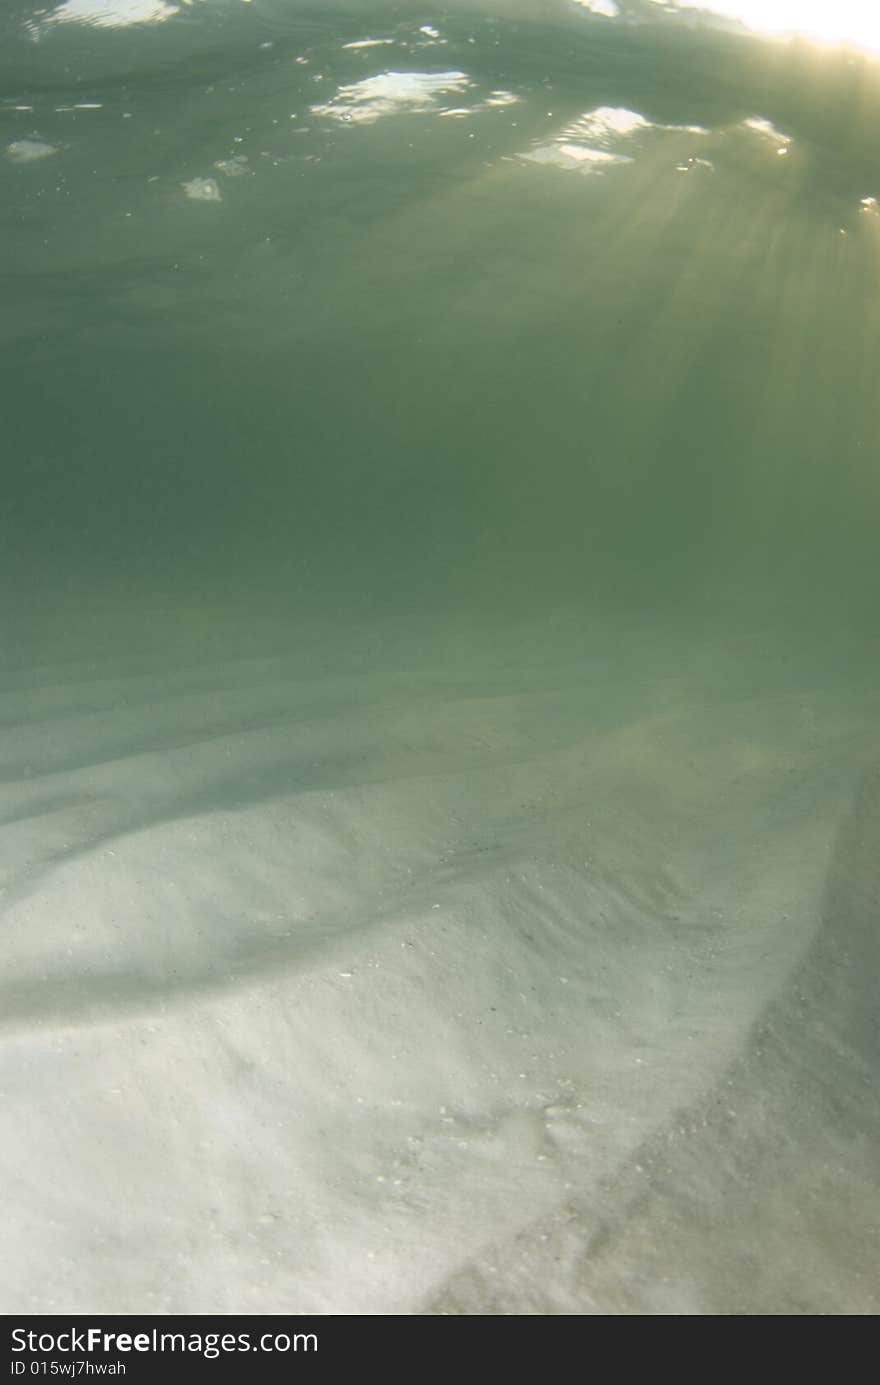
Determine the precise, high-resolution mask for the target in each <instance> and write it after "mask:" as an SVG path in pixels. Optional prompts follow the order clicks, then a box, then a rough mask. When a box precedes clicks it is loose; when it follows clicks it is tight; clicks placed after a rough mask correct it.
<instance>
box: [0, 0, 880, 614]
mask: <svg viewBox="0 0 880 1385" xmlns="http://www.w3.org/2000/svg"><path fill="white" fill-rule="evenodd" d="M16 18H17V16H16ZM427 22H428V21H427V20H425V19H424V16H423V15H422V14H421V13H418V14H416V15H415V16H414V17H412V18H411V17H410V16H409V14H408V13H406V12H403V13H402V12H400V11H399V10H398V11H392V12H383V11H382V10H381V9H379V8H375V7H371V8H370V9H369V10H366V11H364V9H363V8H361V9H357V8H356V7H352V10H351V11H346V10H345V9H344V7H343V8H342V9H341V10H340V11H339V12H338V13H337V12H336V11H335V10H333V11H332V12H331V13H329V14H328V12H327V11H326V10H324V11H323V12H315V11H310V10H308V8H307V7H305V8H304V7H301V6H298V5H282V4H280V3H275V4H274V5H264V6H259V5H252V6H248V7H247V8H246V9H245V7H243V6H240V5H226V6H224V5H218V6H211V5H201V6H198V7H192V8H191V9H188V10H187V11H186V12H185V13H182V14H181V15H180V17H179V19H174V20H171V21H168V22H167V23H165V24H161V25H160V24H156V25H154V26H143V27H138V28H134V29H132V28H126V29H122V30H112V29H105V30H99V29H94V28H91V27H89V28H85V29H84V28H83V26H80V25H75V24H73V23H68V24H61V23H59V24H56V25H55V26H54V27H52V28H50V29H49V31H48V32H47V33H46V35H45V37H43V38H42V40H41V41H40V43H39V44H33V43H31V44H30V45H27V44H26V43H23V42H22V41H21V40H20V39H19V42H18V43H14V42H11V41H10V42H8V43H7V44H6V45H5V55H4V59H3V77H4V88H5V91H4V108H3V111H2V120H3V129H4V137H5V138H6V139H7V142H8V143H12V142H13V141H14V140H18V141H21V140H28V139H30V140H38V141H41V142H43V143H44V144H45V145H47V146H52V147H53V148H54V149H55V151H56V152H54V153H52V154H48V155H45V156H44V157H43V158H34V159H32V160H31V161H28V162H14V161H13V159H10V158H8V157H7V159H5V160H4V164H3V167H2V244H3V267H4V311H3V326H2V334H3V353H4V369H3V391H4V411H3V414H4V443H5V448H4V455H5V466H4V505H3V544H4V554H5V558H6V565H7V566H6V570H7V572H8V573H9V579H8V580H9V582H10V583H12V584H15V574H16V573H22V574H24V575H25V585H26V586H27V587H28V588H32V587H33V586H34V585H37V586H39V587H40V588H41V589H42V590H41V594H43V595H45V596H46V597H49V596H50V594H51V595H54V594H55V592H56V591H57V592H58V595H59V598H62V599H63V592H64V590H65V589H67V588H68V587H69V585H70V584H71V583H77V582H83V583H85V584H94V585H95V587H96V588H97V589H98V590H100V591H101V592H107V591H108V590H111V589H116V590H120V589H121V588H127V587H130V586H133V587H135V588H137V589H139V590H140V591H141V592H142V593H144V594H147V593H149V594H152V593H157V594H158V593H161V596H162V600H163V601H166V600H172V601H174V600H179V599H184V600H186V601H187V602H190V601H196V602H198V601H200V600H203V599H205V598H206V597H207V596H208V595H210V594H214V593H217V594H218V595H221V596H222V599H224V600H225V599H228V596H229V594H230V593H232V594H240V595H244V594H245V593H246V594H247V601H248V603H249V604H251V603H253V604H255V605H259V603H261V602H262V601H263V600H264V599H265V598H266V597H267V596H269V597H271V599H272V600H273V601H277V600H279V599H281V600H287V599H292V600H294V601H295V602H296V603H297V604H298V605H299V604H300V603H302V602H305V603H306V604H308V605H309V606H310V607H316V608H318V609H321V608H322V607H323V605H324V603H325V602H326V601H327V600H328V598H330V597H332V599H333V600H334V601H342V602H344V603H351V602H354V603H362V602H365V603H367V604H368V605H370V606H371V607H372V606H373V605H375V607H376V609H378V610H379V611H380V612H382V613H387V612H388V610H389V608H391V607H397V606H399V605H401V604H402V605H403V606H404V607H405V608H406V609H407V610H411V609H412V608H413V607H414V606H421V607H423V608H424V610H425V611H426V613H427V612H428V611H431V612H432V613H436V612H437V611H438V610H439V611H442V610H443V608H444V607H445V606H446V605H447V604H454V605H455V606H456V607H461V606H465V607H467V608H468V609H471V610H473V609H474V608H481V607H484V606H488V607H489V608H491V610H492V611H493V612H494V611H495V610H496V609H497V608H498V607H500V608H501V609H502V611H503V613H504V615H503V618H506V617H507V616H508V615H512V614H514V613H515V612H518V611H521V610H522V608H523V605H524V604H525V605H528V606H529V607H531V608H533V609H534V610H536V611H540V612H542V613H543V612H546V610H547V609H548V608H556V607H558V606H559V604H560V603H564V604H567V605H570V604H574V605H576V606H578V607H583V608H585V609H589V610H591V611H595V610H599V611H603V610H604V609H606V608H608V607H612V608H615V609H616V608H617V607H618V606H619V605H623V606H625V607H628V608H632V609H634V610H637V611H638V610H641V609H644V608H646V607H649V608H651V609H652V610H654V609H656V608H658V607H659V608H660V609H661V610H662V611H664V612H667V611H669V612H671V611H674V612H675V613H676V619H677V618H678V614H679V613H680V611H681V608H682V607H685V608H687V609H688V610H689V611H694V612H695V613H697V612H699V613H700V615H701V616H702V617H704V618H708V619H710V620H711V621H714V622H717V623H718V624H720V625H721V627H722V628H723V623H724V622H725V621H726V620H728V619H731V618H732V616H733V612H734V611H736V612H739V611H741V610H743V609H746V610H747V611H748V619H749V620H759V621H761V622H762V623H765V622H768V621H769V622H771V623H772V622H773V621H774V620H776V619H777V618H780V619H782V620H785V621H789V620H792V621H795V622H797V623H798V624H801V625H806V626H807V627H809V626H810V625H811V624H812V623H813V622H814V621H816V622H819V623H823V624H824V623H825V622H827V621H830V622H832V623H834V622H838V621H845V622H847V623H848V622H850V621H856V622H858V621H859V620H865V621H867V623H868V624H870V622H871V618H872V615H873V610H874V598H875V591H874V580H873V578H874V563H873V558H874V550H875V542H874V539H875V529H876V513H877V512H876V506H877V481H876V464H875V456H874V447H875V440H876V436H877V394H876V391H875V390H874V389H873V387H872V382H873V380H874V378H875V376H876V374H877V337H876V332H875V327H874V324H875V319H876V297H877V284H878V278H877V263H878V260H877V252H878V233H880V221H878V220H877V217H876V215H875V214H874V212H873V209H871V210H870V211H868V212H866V211H864V210H863V209H862V208H860V199H861V198H863V197H868V196H870V195H872V191H873V190H874V185H873V183H872V182H871V176H872V175H871V172H870V170H871V164H870V159H869V155H870V151H871V148H872V143H871V136H870V130H871V126H872V117H873V115H875V114H876V112H877V107H878V96H880V87H878V73H877V71H876V69H875V67H874V65H873V63H872V62H870V61H868V60H867V59H865V58H862V57H858V56H857V57H855V58H854V59H853V58H852V57H848V56H839V55H833V54H832V55H830V56H813V55H811V54H810V53H801V52H798V51H795V52H791V53H790V52H787V51H775V46H774V45H770V47H771V49H773V51H771V52H770V53H769V54H768V52H767V51H766V49H767V47H768V45H767V44H766V43H764V42H762V41H759V40H756V39H748V38H741V37H731V36H724V35H718V34H715V33H713V32H711V31H710V32H708V33H700V34H699V35H698V36H695V35H693V34H690V33H680V32H679V31H678V30H672V29H671V28H670V27H669V26H668V25H667V26H658V25H654V26H646V27H644V28H641V27H633V28H632V29H631V30H630V29H622V28H620V29H619V28H618V25H616V24H612V23H610V22H609V21H607V20H601V19H596V20H594V22H593V23H592V24H590V23H589V22H585V24H584V26H583V32H581V30H580V29H574V30H573V29H571V28H570V27H562V28H561V30H557V29H556V28H554V27H553V25H552V24H541V23H540V22H531V23H530V22H526V21H525V20H520V22H517V23H514V22H511V21H505V20H504V19H503V18H500V17H496V18H494V19H491V18H489V19H487V18H484V17H483V15H482V14H481V13H480V11H479V7H478V6H477V7H475V12H474V13H464V14H462V13H461V12H453V13H452V14H451V15H449V16H444V21H443V25H442V35H443V36H442V39H440V38H439V37H438V38H437V39H432V38H431V37H430V36H429V35H427V34H425V33H423V32H422V30H421V26H422V24H423V23H425V24H427ZM5 23H6V24H7V26H8V27H9V28H11V29H12V31H13V35H15V34H16V32H17V30H16V28H15V21H14V19H7V20H6V21H5ZM151 29H154V30H155V32H152V31H151ZM439 34H440V31H439V30H438V36H439ZM365 35H366V36H367V37H368V38H369V37H372V36H378V37H380V38H383V39H388V38H390V39H391V40H392V42H390V43H387V42H386V43H383V44H382V46H376V47H367V48H347V47H346V46H345V45H346V44H351V43H357V42H358V41H362V40H363V38H364V36H365ZM389 70H391V71H395V72H399V73H402V74H410V73H413V72H416V73H424V74H428V75H429V76H435V77H436V74H437V73H440V74H443V73H447V74H448V73H453V74H454V73H458V74H459V77H458V78H449V79H447V81H446V89H444V85H443V81H442V80H441V81H440V89H439V90H438V91H437V93H436V94H435V95H430V94H429V95H427V96H423V97H422V98H421V99H422V101H423V103H424V106H425V109H423V110H413V109H412V105H413V104H415V100H414V98H413V97H412V95H411V91H410V89H408V88H406V86H405V84H402V83H398V85H399V86H400V89H401V93H402V94H400V93H395V92H394V91H392V93H391V95H390V97H389V98H386V109H383V108H382V97H381V95H380V96H379V97H374V96H371V94H370V92H369V90H367V91H366V93H365V92H364V86H363V84H364V83H369V81H370V80H371V79H375V77H376V75H377V74H382V73H384V72H387V71H389ZM456 82H458V83H459V85H458V87H457V88H456V87H455V83H456ZM357 84H362V85H361V87H360V91H359V92H357V91H356V92H354V94H353V95H351V96H350V97H349V98H348V105H347V106H346V97H345V89H346V88H348V89H349V90H351V89H352V88H354V87H356V86H357ZM450 88H453V89H450ZM340 91H341V92H342V95H341V96H340ZM493 92H494V93H498V92H501V93H503V95H502V97H501V98H500V100H499V98H497V97H496V98H494V99H495V100H497V101H498V104H488V105H487V104H486V103H487V100H488V102H490V103H491V102H492V101H493V96H492V93H493ZM334 102H335V103H336V105H335V107H334ZM371 102H372V105H371ZM82 103H88V104H89V105H91V104H92V103H93V104H94V106H95V107H96V108H95V109H82V108H81V105H82ZM20 106H27V107H30V108H31V109H27V110H20V109H17V108H18V107H20ZM70 107H74V109H70ZM78 107H79V108H78ZM321 107H324V108H325V113H324V114H321V113H320V108H321ZM373 107H375V109H374V108H373ZM316 108H319V109H318V110H316ZM596 108H613V109H621V108H622V109H624V110H627V111H631V112H632V111H635V112H637V113H638V114H639V115H641V116H642V117H643V118H644V120H645V121H647V122H651V125H646V126H644V127H642V128H640V129H637V130H636V131H635V132H634V133H632V134H630V135H629V136H621V137H619V138H617V140H616V141H612V142H611V143H613V145H614V152H615V153H616V154H617V155H618V156H623V157H626V158H632V159H633V162H632V163H627V164H619V165H613V166H611V167H609V168H607V169H602V168H601V167H599V169H598V171H597V172H596V173H594V174H593V175H592V176H584V173H583V171H582V168H580V169H579V168H578V167H576V166H575V167H573V168H560V167H557V166H554V165H552V164H546V163H545V164H543V165H542V164H541V163H535V162H530V161H527V160H525V159H524V158H523V157H522V156H523V155H524V154H528V153H529V151H530V150H533V149H534V148H535V147H536V146H538V147H546V146H548V145H550V144H551V143H552V142H553V141H554V140H556V141H557V142H559V143H564V139H563V136H562V135H561V134H560V132H561V131H564V130H565V129H566V127H570V126H572V125H573V123H575V122H576V121H577V120H578V119H579V118H581V117H583V115H584V113H587V112H590V111H591V110H594V109H596ZM450 110H460V111H461V114H460V115H454V114H453V115H450V114H448V112H449V111H450ZM327 112H329V113H327ZM755 116H757V117H761V118H763V119H764V120H766V121H770V122H772V123H773V125H774V126H775V127H776V128H777V129H778V130H779V131H781V132H783V133H784V134H785V135H786V136H788V137H789V139H790V140H791V146H790V152H789V153H788V154H787V155H786V157H784V158H783V157H780V156H779V155H778V154H777V149H778V147H779V142H778V141H776V140H774V139H773V138H772V137H771V136H768V135H767V134H765V133H761V132H758V131H755V130H753V129H749V128H747V127H744V126H743V125H742V124H741V122H742V120H743V119H744V118H748V117H755ZM340 117H345V118H344V119H343V118H340ZM658 126H659V127H663V126H666V127H669V126H672V127H675V126H699V127H702V129H703V130H704V131H705V133H701V134H696V133H692V132H690V131H689V130H680V129H674V128H673V129H669V128H666V129H663V128H659V129H658V128H657V127H658ZM581 142H582V144H583V145H585V146H587V147H588V146H589V145H590V137H589V136H587V137H582V140H581ZM592 142H593V144H596V143H597V141H596V140H595V139H593V141H592ZM598 143H599V144H600V146H601V141H598ZM605 147H606V148H608V142H607V141H606V146H605ZM234 159H239V160H242V159H245V160H247V162H246V163H239V164H238V167H239V168H240V169H242V170H243V172H242V173H241V174H240V176H237V177H233V176H227V174H225V173H224V172H222V171H220V170H218V169H217V168H216V164H217V163H218V162H219V161H227V165H228V161H230V160H234ZM695 159H701V160H704V163H701V164H693V165H691V166H690V171H689V172H687V173H683V172H680V171H676V170H677V166H687V165H688V160H695ZM708 165H711V167H709V166H708ZM195 178H213V179H215V180H216V186H217V189H218V192H219V194H220V196H221V197H222V201H194V200H191V199H190V198H188V197H187V196H186V194H185V192H184V190H183V189H182V184H184V183H186V182H188V181H190V180H192V179H195ZM844 233H845V234H844ZM18 585H19V586H20V585H21V584H20V583H19V584H18ZM8 595H9V588H8V587H7V599H8ZM19 595H20V592H16V595H15V598H14V599H15V600H16V601H17V599H18V597H19Z"/></svg>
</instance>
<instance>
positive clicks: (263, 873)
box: [0, 613, 880, 1314]
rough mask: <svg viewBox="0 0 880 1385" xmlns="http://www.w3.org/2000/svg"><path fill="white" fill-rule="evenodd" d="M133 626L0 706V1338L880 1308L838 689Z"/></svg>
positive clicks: (677, 663) (742, 668)
mask: <svg viewBox="0 0 880 1385" xmlns="http://www.w3.org/2000/svg"><path fill="white" fill-rule="evenodd" d="M96 619H97V617H96ZM163 619H166V617H161V616H158V615H156V613H153V615H152V616H151V617H150V618H149V620H148V621H146V620H145V621H144V622H143V623H142V624H141V626H140V633H139V634H138V633H134V634H131V635H130V636H129V637H128V652H127V653H123V652H122V650H121V649H120V641H119V639H118V638H116V637H115V636H113V637H110V636H108V637H107V638H106V639H105V638H104V637H103V636H101V637H100V638H99V635H98V634H97V633H96V632H95V631H94V630H93V631H92V635H91V648H92V651H94V650H98V649H100V648H102V647H103V649H104V653H103V654H95V653H94V652H93V653H92V654H91V655H90V657H89V659H88V661H87V662H86V663H82V662H78V661H77V660H76V658H75V651H76V650H77V648H78V647H79V645H78V640H79V638H80V635H79V634H77V632H72V633H71V634H70V644H69V652H70V659H69V660H68V661H67V662H62V661H61V660H62V657H63V656H62V655H61V654H59V655H58V656H57V658H58V663H57V664H54V665H52V666H48V665H47V664H45V662H40V651H39V650H36V649H35V650H33V651H32V652H31V654H30V655H28V654H27V651H25V652H23V653H22V654H21V655H20V657H19V660H18V664H17V666H16V663H15V661H10V666H9V667H8V669H7V670H6V672H5V673H4V674H3V678H2V695H0V720H2V739H0V748H2V758H0V773H2V789H0V818H2V827H0V853H2V855H0V870H2V875H0V882H2V921H3V930H4V931H3V936H4V940H5V946H4V968H3V980H2V1010H3V1016H4V1018H3V1028H2V1048H0V1062H2V1098H3V1099H2V1104H0V1112H2V1115H0V1119H2V1127H3V1128H2V1140H0V1151H2V1161H3V1174H2V1187H3V1199H4V1207H3V1213H2V1216H3V1225H4V1228H5V1240H6V1247H5V1254H4V1257H3V1265H4V1270H3V1275H4V1282H3V1286H2V1294H0V1302H2V1307H3V1309H4V1310H5V1311H6V1312H21V1311H28V1310H30V1311H46V1312H50V1311H53V1312H75V1313H84V1312H95V1311H102V1312H111V1313H125V1312H139V1311H146V1312H149V1313H157V1314H161V1313H167V1312H221V1313H222V1312H239V1311H244V1312H270V1313H281V1312H294V1313H296V1312H319V1313H343V1314H418V1313H425V1312H429V1313H443V1312H448V1313H481V1312H489V1313H501V1314H505V1313H542V1314H543V1313H564V1314H572V1313H575V1314H591V1313H649V1314H652V1313H661V1314H662V1313H855V1314H863V1313H873V1312H876V1311H877V1310H878V1307H880V1301H878V1288H877V1286H878V1283H880V1278H878V1275H877V1270H878V1260H880V1253H878V1252H880V1244H878V1232H880V1201H878V1198H877V1192H878V1181H880V1178H878V1165H877V1148H878V1146H877V1144H876V1142H875V1141H876V1136H877V1133H878V1130H877V1127H878V1121H877V1112H876V1102H875V1101H874V1099H873V1088H872V1087H871V1085H870V1084H869V1083H868V1082H867V1078H866V1073H867V1067H866V1064H867V1063H868V1062H869V1060H870V1058H871V1057H872V1054H871V1045H874V1046H875V1047H876V1044H877V1040H876V1037H875V1033H874V1027H873V1025H872V1023H871V1018H870V1015H871V1010H870V1006H871V998H872V997H873V995H874V994H875V993H876V989H875V988H876V977H877V951H876V948H877V944H876V941H875V940H874V938H873V935H872V933H871V928H872V927H873V928H876V918H877V914H876V908H877V899H878V885H877V882H878V875H880V866H878V859H880V851H878V847H880V788H878V771H877V769H876V767H875V766H876V762H877V754H876V744H877V743H876V727H877V712H878V706H877V698H876V696H875V695H874V694H873V692H872V689H871V684H870V680H869V679H867V678H863V677H862V675H861V673H860V671H859V670H858V669H857V668H856V669H854V668H853V667H852V666H844V664H843V662H842V661H841V660H836V659H835V658H833V657H829V660H828V667H829V668H830V669H832V673H831V674H830V675H827V676H826V675H822V676H819V675H818V674H817V673H816V666H815V665H814V664H811V663H810V661H809V659H802V658H800V656H797V655H796V654H795V653H794V652H793V650H790V649H786V648H785V647H784V645H783V644H781V643H780V641H779V640H778V639H776V638H771V637H767V638H766V639H760V640H759V639H748V640H743V641H742V642H740V643H731V644H730V645H729V646H727V647H716V646H714V645H713V644H712V643H711V642H710V641H707V640H697V639H695V638H694V639H691V640H689V641H688V640H680V641H679V642H678V644H677V645H676V646H674V647H673V646H667V647H666V648H665V652H662V653H661V651H662V650H663V649H664V645H663V642H662V641H661V640H660V638H659V637H657V639H656V640H652V636H651V633H650V632H649V631H641V632H639V631H629V632H628V633H623V634H617V635H615V636H613V637H612V636H607V637H604V643H603V642H602V637H600V636H597V635H593V636H591V637H590V639H589V640H587V639H584V641H583V642H582V644H581V646H580V647H576V646H574V645H573V644H572V643H571V642H570V641H569V642H568V644H567V645H566V644H564V643H563V642H562V641H561V640H558V639H555V638H554V639H550V638H548V637H546V635H545V638H544V639H543V643H542V642H541V637H540V635H539V633H538V632H534V631H531V632H529V631H526V632H523V635H522V638H521V640H520V641H519V642H518V643H514V642H512V641H510V642H508V643H507V644H506V645H505V646H504V648H503V649H502V648H500V647H499V648H494V649H493V648H492V647H491V645H490V644H486V645H485V646H484V647H482V648H481V642H480V641H479V640H477V639H475V640H474V641H473V643H472V644H471V645H467V644H466V643H465V642H464V640H463V638H462V641H461V642H460V643H459V644H456V641H455V639H453V638H451V637H450V638H448V639H447V641H446V643H445V644H442V645H441V643H440V642H439V641H438V640H434V642H433V643H432V642H431V640H422V642H421V644H419V643H418V642H417V641H416V639H415V635H414V633H411V634H409V635H408V634H407V633H406V632H401V631H400V630H397V631H396V632H391V631H389V632H387V634H386V635H385V637H383V638H382V639H379V638H378V637H376V636H373V637H372V642H370V641H366V640H365V639H364V638H363V637H360V639H361V644H360V647H359V646H358V639H359V636H358V634H357V632H355V631H353V632H352V635H351V642H350V643H351V653H350V657H349V658H348V661H347V663H346V660H345V659H342V658H340V657H339V656H337V658H336V662H335V664H334V661H333V659H332V658H330V657H329V655H328V654H327V648H329V646H330V645H331V643H332V644H333V646H334V647H335V648H339V647H344V646H345V641H342V640H340V636H339V631H338V630H333V629H332V628H331V627H329V626H328V628H327V630H326V631H325V632H321V631H320V630H315V629H312V630H311V632H310V634H309V638H308V640H305V639H304V638H301V637H300V635H299V634H298V633H297V632H292V631H291V630H290V629H289V628H288V629H286V630H285V631H284V633H283V635H281V636H280V637H279V635H278V632H275V633H273V634H271V637H270V635H269V634H267V635H266V636H265V638H262V637H260V638H257V637H255V638H254V640H253V642H252V650H251V651H248V650H247V649H245V647H244V645H241V646H240V652H239V655H236V653H235V651H236V649H237V648H239V646H237V645H236V636H235V633H234V632H233V633H232V634H230V633H229V632H227V631H226V630H225V629H224V627H223V626H222V623H220V622H218V627H217V631H216V632H214V631H211V630H207V631H206V629H205V622H206V620H207V617H198V618H196V617H193V618H192V628H190V626H188V625H187V621H186V619H185V618H184V617H180V621H179V628H177V629H176V633H174V635H173V637H172V635H171V634H170V633H169V630H170V625H168V624H167V623H166V625H162V624H161V621H162V620H163ZM146 630H149V631H150V636H149V638H147V636H146V634H145V631H146ZM50 646H51V647H52V648H57V647H58V640H57V638H56V641H55V643H54V644H52V642H51V641H49V642H47V645H46V647H50ZM62 647H63V641H62ZM281 647H286V653H284V655H283V656H279V655H278V654H277V653H275V654H267V650H271V649H273V648H274V649H275V650H277V649H279V648H281ZM210 650H213V651H214V652H213V653H212V654H211V653H209V652H208V651H210ZM241 651H243V652H241ZM255 651H256V652H255ZM260 651H262V652H260ZM561 651H564V653H562V652H561ZM29 660H30V661H29ZM835 668H837V671H838V672H837V675H835V674H834V672H833V670H834V669H835ZM873 1056H874V1057H876V1053H875V1054H874V1055H873Z"/></svg>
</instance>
